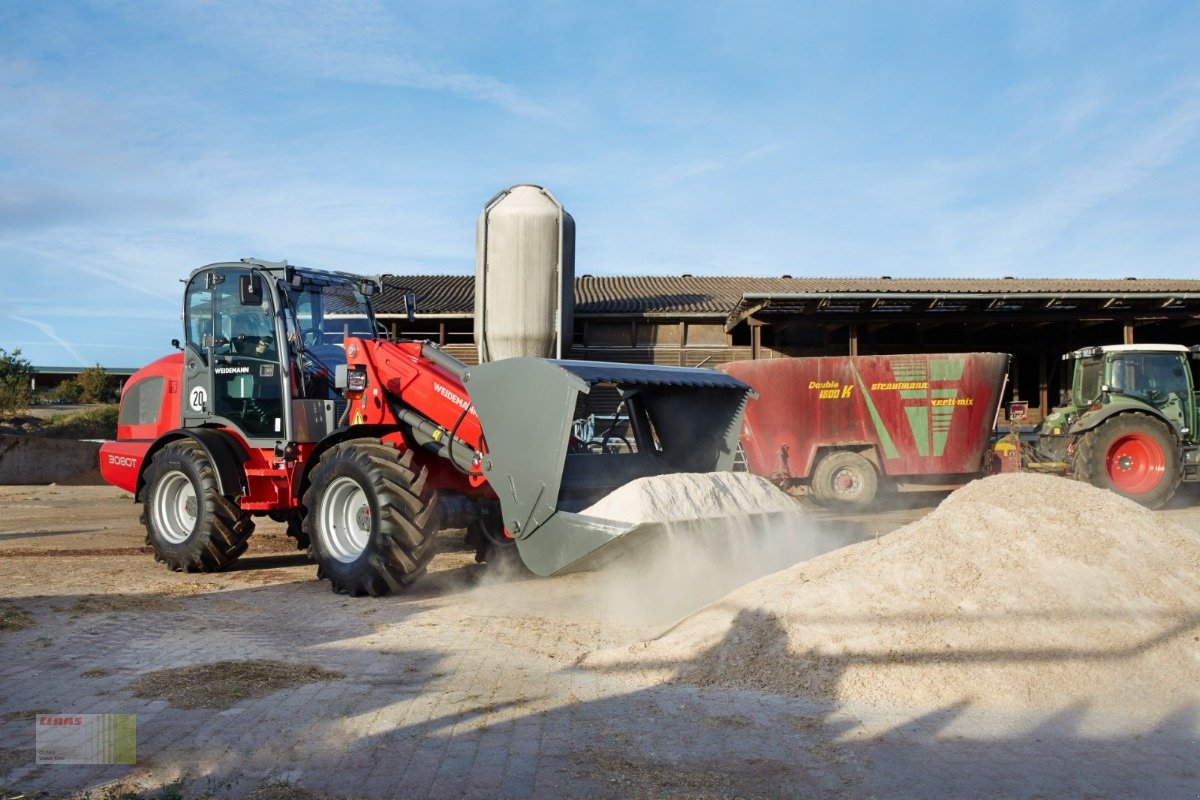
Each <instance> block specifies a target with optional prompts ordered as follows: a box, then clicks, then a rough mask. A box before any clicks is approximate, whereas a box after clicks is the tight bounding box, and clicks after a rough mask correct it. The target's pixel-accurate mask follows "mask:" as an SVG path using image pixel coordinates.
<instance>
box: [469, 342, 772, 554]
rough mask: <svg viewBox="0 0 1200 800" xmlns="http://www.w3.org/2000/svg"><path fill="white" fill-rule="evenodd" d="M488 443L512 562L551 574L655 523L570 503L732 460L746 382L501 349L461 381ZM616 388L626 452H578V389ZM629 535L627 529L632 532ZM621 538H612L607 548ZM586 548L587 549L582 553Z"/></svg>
mask: <svg viewBox="0 0 1200 800" xmlns="http://www.w3.org/2000/svg"><path fill="white" fill-rule="evenodd" d="M463 383H464V385H465V386H466V389H467V392H468V393H469V394H470V396H471V402H472V403H473V405H474V407H475V413H476V415H477V416H478V418H479V422H480V426H481V427H482V428H483V434H484V438H485V440H486V453H485V455H484V458H483V464H482V468H483V472H484V475H486V476H487V479H488V482H489V483H490V484H491V486H492V488H493V489H494V490H495V491H496V494H497V495H498V496H499V498H500V507H501V511H502V513H503V517H504V527H505V529H506V530H507V532H508V534H509V535H510V536H512V537H513V538H514V539H516V541H517V549H518V551H519V552H520V554H521V560H522V561H524V562H525V565H526V566H527V567H529V569H531V570H532V571H533V572H535V573H537V574H538V575H553V574H556V573H559V572H564V571H568V570H570V569H572V568H576V569H578V568H582V567H584V566H590V565H593V564H595V563H597V561H598V560H602V558H603V556H604V554H603V553H600V552H599V551H600V550H601V549H602V548H603V549H604V551H605V553H609V554H611V553H612V552H613V551H614V550H617V549H624V548H626V547H629V546H636V543H637V540H639V539H641V538H643V537H646V536H650V537H652V536H653V535H655V534H656V532H658V531H657V529H659V528H661V527H662V526H661V523H649V524H642V525H633V524H628V523H620V522H614V521H611V520H604V519H599V518H596V517H589V516H584V515H581V514H580V513H579V512H580V511H582V510H583V509H585V508H587V507H588V506H590V505H591V504H592V503H594V502H596V501H597V500H599V499H600V498H601V497H603V496H605V495H607V494H609V493H610V492H612V491H613V490H614V489H617V488H619V487H621V486H624V485H625V484H626V483H629V482H630V481H632V480H635V479H637V478H644V477H650V476H653V475H664V474H670V473H677V472H717V471H722V470H729V469H731V468H732V466H733V458H734V453H735V451H736V448H737V442H738V435H739V433H740V432H741V426H742V416H743V414H744V412H745V408H746V401H747V399H748V398H749V397H750V395H751V389H750V387H748V386H746V385H745V384H744V383H742V382H741V381H738V380H736V379H734V378H732V377H730V376H728V375H725V374H723V373H720V372H715V371H712V370H706V369H684V368H676V367H653V366H645V365H641V364H606V363H602V362H593V361H552V360H546V359H536V358H509V359H504V360H502V361H494V362H491V363H488V364H481V365H479V366H475V367H471V368H470V369H469V370H468V371H467V373H466V375H465V376H464V378H463ZM597 385H607V386H612V387H615V388H616V389H617V391H619V392H620V396H621V398H622V400H623V401H624V403H625V408H626V410H627V412H628V415H629V425H630V427H631V428H632V433H633V437H632V438H633V440H634V443H635V444H634V446H633V447H632V451H631V452H620V453H608V452H601V453H596V452H587V451H585V450H582V451H581V448H580V447H579V446H578V442H577V441H573V440H572V423H573V421H574V418H575V414H576V409H577V404H578V400H579V397H580V395H581V394H582V395H586V394H588V393H590V392H591V391H592V389H593V388H594V387H595V386H597ZM631 534H633V536H630V535H631ZM616 540H621V547H620V548H618V547H613V548H609V547H608V545H610V544H612V543H615V541H616ZM589 556H591V558H589Z"/></svg>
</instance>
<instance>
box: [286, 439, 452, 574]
mask: <svg viewBox="0 0 1200 800" xmlns="http://www.w3.org/2000/svg"><path fill="white" fill-rule="evenodd" d="M428 475H429V471H428V470H427V469H426V468H425V467H422V466H421V465H420V464H419V463H417V462H416V461H415V460H414V459H413V453H412V451H411V450H406V451H404V453H403V454H402V453H400V452H399V451H397V450H396V448H395V447H392V446H391V445H389V444H385V443H383V442H381V441H379V440H378V439H368V440H360V441H353V442H344V443H342V444H339V445H338V446H336V447H334V448H333V449H332V450H330V451H329V452H327V453H326V454H325V455H323V456H322V457H321V460H320V462H318V463H317V465H316V466H315V467H314V468H313V471H312V482H311V485H310V486H309V489H308V491H307V492H305V493H304V506H305V508H307V509H308V513H307V514H306V515H305V517H304V532H305V533H306V534H307V535H308V538H309V540H310V544H309V549H308V555H309V558H311V559H312V560H314V561H316V562H317V564H318V568H317V577H318V578H328V579H329V582H330V584H332V587H333V591H335V592H348V593H349V594H351V595H354V596H355V597H358V596H360V595H364V594H369V595H371V596H373V597H377V596H379V595H384V594H388V593H389V592H396V591H400V590H401V589H403V588H404V587H405V586H407V585H409V584H411V583H412V582H413V581H415V580H416V579H417V578H419V577H420V576H421V575H422V574H423V573H424V572H425V568H426V567H427V566H428V565H429V560H430V559H432V558H433V554H434V534H436V533H437V531H438V528H439V527H440V526H439V523H440V521H441V520H440V514H439V512H438V504H437V494H436V492H435V491H434V490H433V489H432V488H431V487H430V486H427V485H426V478H427V477H428Z"/></svg>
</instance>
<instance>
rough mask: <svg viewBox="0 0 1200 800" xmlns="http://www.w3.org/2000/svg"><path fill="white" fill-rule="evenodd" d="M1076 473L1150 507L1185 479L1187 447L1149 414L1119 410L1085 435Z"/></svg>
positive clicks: (1078, 450)
mask: <svg viewBox="0 0 1200 800" xmlns="http://www.w3.org/2000/svg"><path fill="white" fill-rule="evenodd" d="M1072 464H1073V466H1074V473H1075V477H1076V478H1078V479H1079V480H1081V481H1084V482H1086V483H1090V484H1092V485H1093V486H1098V487H1099V488H1101V489H1108V490H1110V491H1113V492H1116V493H1117V494H1119V495H1122V496H1124V497H1128V498H1129V499H1130V500H1133V501H1135V502H1138V503H1141V504H1142V505H1144V506H1146V507H1147V508H1158V507H1159V506H1161V505H1162V504H1163V503H1165V502H1167V500H1169V499H1171V496H1172V495H1174V494H1175V490H1176V489H1177V488H1179V482H1180V481H1181V480H1182V479H1183V451H1182V449H1181V448H1180V447H1179V446H1178V445H1177V444H1176V443H1175V435H1174V434H1173V433H1172V432H1171V429H1170V428H1169V427H1167V424H1166V423H1164V422H1163V421H1162V420H1159V419H1156V418H1154V417H1152V416H1150V415H1149V414H1143V413H1140V412H1125V413H1123V414H1118V415H1116V416H1114V417H1109V419H1108V420H1107V421H1105V422H1103V423H1101V424H1100V425H1097V426H1096V427H1095V428H1092V429H1091V430H1090V431H1087V432H1086V433H1084V434H1083V435H1082V436H1080V437H1079V440H1078V443H1077V444H1076V446H1075V456H1074V459H1073V462H1072Z"/></svg>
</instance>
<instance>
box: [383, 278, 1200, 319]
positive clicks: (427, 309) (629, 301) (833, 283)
mask: <svg viewBox="0 0 1200 800" xmlns="http://www.w3.org/2000/svg"><path fill="white" fill-rule="evenodd" d="M384 284H385V287H386V288H385V290H384V292H383V293H382V294H381V295H380V297H379V298H378V299H377V301H376V303H375V307H376V310H377V311H378V312H379V313H381V314H396V313H400V311H401V309H402V296H401V294H400V293H399V291H397V290H398V289H399V288H401V287H407V288H411V289H412V290H413V292H414V293H415V294H416V298H417V310H418V313H422V314H463V315H470V314H471V313H472V312H473V310H474V306H475V278H474V276H473V275H406V276H390V277H388V278H386V279H385V281H384ZM807 292H817V293H835V292H860V293H871V294H879V295H881V296H885V297H886V296H888V295H891V296H899V297H896V299H900V297H902V296H903V295H904V294H907V293H917V292H920V293H925V294H928V293H940V294H945V295H947V296H948V297H952V296H953V295H955V294H971V293H974V294H980V293H984V294H996V295H1021V294H1031V293H1038V294H1053V293H1060V294H1062V295H1063V296H1064V299H1066V298H1069V296H1070V295H1072V294H1080V293H1106V294H1112V295H1113V296H1114V297H1121V296H1125V295H1128V296H1137V295H1139V294H1162V293H1167V294H1170V293H1180V294H1188V293H1200V280H1176V279H1166V278H1139V279H1136V280H1132V279H1107V280H1100V279H1092V278H815V277H801V278H767V277H744V278H739V277H728V276H716V277H710V276H701V275H694V276H693V275H629V276H626V275H613V276H593V275H581V276H579V277H577V278H576V280H575V311H576V313H580V314H656V313H657V314H663V313H668V314H669V313H676V314H690V313H708V314H713V315H726V314H729V313H730V312H732V311H733V310H734V308H735V307H737V306H738V304H739V303H740V302H741V300H742V295H744V294H762V293H774V294H785V293H807Z"/></svg>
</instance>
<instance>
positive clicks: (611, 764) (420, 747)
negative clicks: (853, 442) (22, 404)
mask: <svg viewBox="0 0 1200 800" xmlns="http://www.w3.org/2000/svg"><path fill="white" fill-rule="evenodd" d="M7 497H9V498H11V495H8V496H7ZM88 497H91V495H89V496H88ZM96 497H98V498H99V499H98V500H96V502H98V503H108V502H115V501H116V499H117V498H115V497H109V496H108V495H99V494H98V495H96ZM5 499H6V495H5V494H3V492H0V504H2V503H3V502H4V501H5ZM68 501H69V497H68V498H67V499H66V500H64V502H68ZM122 508H124V509H125V510H126V511H127V512H128V514H129V517H130V519H129V521H128V524H123V525H122V524H117V523H111V524H108V527H107V528H101V529H98V532H97V535H96V536H97V541H98V542H100V544H101V545H103V546H101V547H99V548H98V549H99V550H101V551H102V550H103V549H104V548H105V547H118V546H119V547H123V548H128V547H131V546H136V542H138V541H140V531H139V529H138V528H137V526H136V512H135V511H134V509H133V507H132V504H130V505H129V506H128V507H126V506H122ZM88 513H89V512H88V509H87V508H81V509H78V510H77V511H76V513H75V514H74V516H73V517H72V518H71V519H69V520H64V521H61V522H60V523H56V524H59V525H60V526H61V527H62V528H63V529H69V530H72V531H78V530H80V529H83V528H86V526H87V525H88V524H89V523H88ZM1189 515H1191V516H1189ZM2 516H3V515H0V517H2ZM1178 516H1180V517H1181V521H1185V520H1184V519H1183V518H1184V517H1186V519H1187V520H1192V521H1193V522H1200V520H1196V519H1195V517H1196V516H1197V515H1194V514H1193V513H1192V512H1190V511H1186V510H1185V511H1184V512H1179V514H1178ZM1185 524H1186V523H1185ZM893 527H894V525H893ZM1195 527H1200V524H1197V525H1196V526H1195ZM49 529H50V531H51V532H53V526H49ZM33 530H35V529H34V528H33V527H31V526H30V525H29V524H28V523H20V524H15V525H14V524H10V523H5V522H4V521H3V520H2V519H0V532H2V533H7V534H14V535H15V534H20V533H21V532H22V531H33ZM264 531H265V533H264V535H267V536H270V535H271V534H270V529H269V528H267V527H266V526H264V527H262V528H260V533H262V532H264ZM37 532H38V533H44V532H45V531H43V530H41V529H37ZM258 535H259V534H256V536H258ZM274 535H276V536H279V535H281V534H280V532H279V531H275V533H274ZM78 536H79V534H78V533H72V534H69V537H71V538H72V539H77V538H78ZM131 542H132V543H133V544H131ZM254 556H255V551H253V550H252V551H251V553H250V554H248V558H250V561H251V562H252V565H251V567H249V568H246V569H241V570H236V571H233V572H229V573H222V574H220V575H218V576H194V575H172V574H170V573H166V572H165V571H162V570H161V568H160V567H159V565H156V564H154V563H153V560H152V558H150V556H146V555H143V556H138V555H133V556H131V555H121V556H105V555H104V554H103V553H102V552H101V553H100V554H98V555H93V556H72V557H63V558H61V559H58V561H57V563H56V569H60V570H61V571H62V572H61V574H63V575H68V576H69V577H68V578H66V579H64V580H63V581H62V585H61V587H48V586H47V585H46V583H45V581H40V580H39V581H38V582H36V585H29V584H30V582H31V580H32V578H31V576H34V575H35V574H40V573H37V572H36V570H35V569H34V559H32V558H29V557H20V558H10V559H5V558H3V551H2V548H0V581H3V587H5V588H4V589H3V590H2V595H3V596H5V597H7V598H9V599H10V600H11V601H13V602H16V603H18V604H19V605H20V606H21V607H22V608H25V609H26V610H28V611H30V612H31V613H32V615H33V620H34V623H35V624H34V625H33V627H31V628H29V629H26V630H16V631H12V630H10V631H3V632H0V648H2V649H0V654H2V658H0V742H2V744H0V754H2V755H3V760H0V769H2V770H3V772H0V790H2V791H5V792H10V793H14V792H24V793H26V794H27V795H29V796H37V795H38V793H42V795H43V796H47V797H70V796H78V795H81V794H82V793H85V792H89V791H90V792H92V796H93V797H97V796H100V794H99V793H100V792H102V791H103V788H104V787H105V786H108V785H111V784H113V783H114V782H122V785H125V786H130V787H142V788H150V787H158V786H162V785H165V784H168V783H171V782H173V781H177V780H181V781H183V784H182V790H183V792H184V795H185V796H186V797H189V798H190V797H204V796H209V797H214V798H223V797H241V796H245V795H246V794H248V793H249V792H250V791H251V790H252V789H253V788H254V787H257V786H261V785H263V784H266V783H272V782H284V783H288V784H293V785H295V786H298V787H303V788H304V789H307V790H309V791H311V792H314V793H326V794H328V795H331V796H334V797H339V798H343V797H344V798H351V797H355V798H372V799H374V798H497V797H499V798H514V799H516V798H559V797H597V798H608V797H612V798H628V797H687V798H723V797H762V798H778V797H797V798H798V797H846V798H896V797H899V798H926V797H928V798H932V797H980V798H984V797H987V798H991V797H1014V798H1051V797H1054V798H1057V797H1104V798H1121V797H1128V798H1143V797H1155V798H1195V797H1198V796H1200V745H1198V740H1200V709H1196V708H1193V707H1182V708H1179V709H1177V710H1176V712H1175V713H1173V714H1171V715H1168V716H1166V717H1164V718H1159V719H1143V718H1133V717H1130V718H1113V717H1099V716H1097V715H1096V714H1094V713H1092V712H1090V711H1089V710H1088V709H1086V708H1072V709H1066V710H1063V709H1059V710H1056V711H1053V712H1044V713H1035V712H1024V713H1011V712H1008V713H1002V712H997V711H986V710H981V709H978V708H972V707H969V706H964V705H962V704H961V703H958V702H957V701H953V700H948V701H947V703H946V704H945V705H944V706H942V707H936V708H879V707H867V706H861V707H855V706H851V705H847V704H839V703H832V702H825V701H815V700H802V699H795V698H782V697H777V696H771V695H764V694H760V693H756V692H749V691H743V692H730V691H714V690H700V689H696V688H690V687H685V686H665V685H657V684H647V683H639V682H637V681H636V680H633V679H630V678H628V677H627V676H624V675H620V674H606V673H598V672H588V671H584V670H581V669H579V668H577V667H576V666H575V662H576V659H577V658H578V657H579V656H580V655H581V654H582V653H584V652H587V651H588V650H590V649H594V648H596V647H609V646H613V645H616V644H620V643H622V642H632V641H635V640H637V639H639V638H643V637H645V636H648V635H652V634H653V633H655V632H657V631H659V630H661V629H662V627H663V623H662V622H661V621H658V622H637V623H630V622H628V621H624V620H614V619H612V618H610V617H607V616H606V611H605V608H604V607H603V603H602V602H601V601H602V599H603V598H604V597H605V593H604V592H601V591H599V590H598V589H597V587H596V586H595V585H594V584H595V583H596V582H597V581H602V580H603V579H602V578H600V577H598V576H597V575H595V574H584V575H574V576H566V577H563V578H555V579H545V580H527V579H519V580H513V581H508V582H505V581H503V580H500V579H490V578H489V576H488V575H487V574H486V572H485V571H484V570H482V569H481V568H477V567H476V566H475V565H474V564H473V563H472V560H471V558H470V557H469V553H467V552H466V551H463V550H457V551H451V552H447V553H444V554H443V555H440V556H439V557H438V559H437V561H436V562H435V565H434V570H433V572H432V573H431V575H429V576H428V578H427V580H426V581H425V582H423V584H422V585H420V586H419V587H418V588H417V590H415V591H414V592H412V593H410V594H407V595H404V596H400V597H390V598H381V599H369V598H359V599H351V598H347V597H342V596H338V595H334V594H332V593H331V592H330V591H329V589H328V584H327V583H324V582H317V581H316V580H314V576H313V574H312V572H313V569H312V568H311V567H310V566H308V565H305V564H304V563H303V560H302V559H301V558H299V557H297V556H295V555H292V554H287V553H285V554H283V555H280V554H278V553H263V554H260V555H259V556H258V558H259V561H257V562H255V561H254V559H253V558H252V557H254ZM272 559H274V560H272ZM280 559H283V561H282V562H280ZM279 563H282V566H280V565H279ZM272 565H274V566H272ZM118 570H123V571H124V572H121V573H119V577H117V578H115V579H114V578H113V576H114V575H117V574H118V572H117V571H118ZM106 576H107V577H106ZM197 578H199V579H202V580H203V581H204V582H206V583H212V584H214V587H213V588H210V589H206V590H203V591H198V592H193V593H173V594H171V597H172V598H174V599H175V600H176V601H177V602H176V603H175V604H173V605H172V606H171V607H166V608H161V609H159V610H142V609H138V608H133V609H132V610H110V611H98V612H90V613H75V612H73V611H72V609H73V608H75V607H76V604H77V603H78V602H79V601H80V599H81V598H84V597H86V596H87V595H89V594H102V595H104V596H110V595H135V596H141V595H158V594H162V593H164V592H167V591H169V590H171V587H172V586H176V587H178V586H182V585H184V584H185V583H186V582H189V581H192V582H194V581H196V580H197ZM148 587H149V588H148ZM247 659H271V660H278V661H284V662H290V663H295V664H309V665H315V666H318V667H322V668H324V669H327V670H332V671H335V672H337V673H339V674H341V675H343V676H344V677H341V678H338V679H335V680H327V681H322V682H315V683H307V684H303V685H300V686H295V687H291V688H284V689H280V690H278V691H275V692H273V693H271V694H269V695H266V696H260V697H250V698H247V699H243V700H240V701H237V702H235V703H233V704H232V705H230V706H229V707H227V708H194V709H187V708H180V707H178V706H177V705H175V704H172V703H171V702H168V701H166V700H163V699H155V698H144V697H138V696H136V695H135V694H134V692H133V690H132V688H131V684H132V683H133V682H134V680H135V679H137V678H138V677H139V676H141V675H144V674H147V673H150V672H154V671H156V670H160V669H164V668H168V667H178V666H187V665H195V664H204V663H209V662H216V661H224V660H247ZM91 670H98V671H99V672H92V673H90V674H91V677H85V676H84V675H83V673H88V672H89V671H91ZM193 690H194V691H195V692H201V693H202V692H203V691H204V686H203V685H197V686H195V687H193ZM34 711H43V712H62V713H133V714H136V715H137V750H138V762H137V764H136V765H134V766H132V767H130V766H75V765H38V764H36V763H34V752H33V748H34V723H33V721H32V717H31V716H30V715H31V714H32V712H34ZM21 712H29V713H27V714H25V715H24V716H22V715H21ZM2 796H4V795H3V794H0V797H2Z"/></svg>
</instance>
